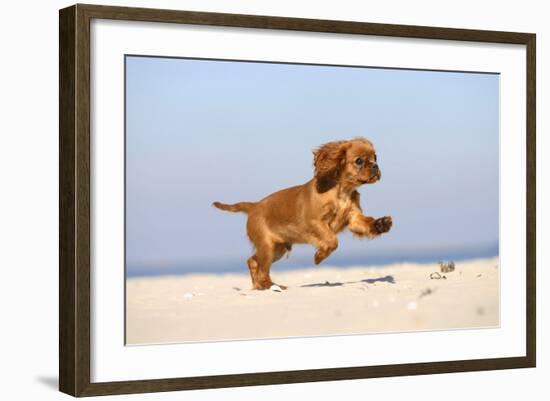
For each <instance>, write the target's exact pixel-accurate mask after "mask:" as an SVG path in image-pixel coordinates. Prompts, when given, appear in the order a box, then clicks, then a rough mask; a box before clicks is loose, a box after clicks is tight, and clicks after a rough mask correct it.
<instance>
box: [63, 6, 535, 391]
mask: <svg viewBox="0 0 550 401" xmlns="http://www.w3.org/2000/svg"><path fill="white" fill-rule="evenodd" d="M92 18H100V19H114V20H132V21H149V22H169V23H180V24H196V25H212V26H228V27H242V28H261V29H282V30H293V31H311V32H331V33H345V34H359V35H377V36H394V37H404V38H425V39H443V40H458V41H475V42H493V43H512V44H520V45H525V46H526V48H527V58H526V66H527V121H526V126H527V177H526V178H527V193H526V196H527V227H526V229H527V243H526V250H527V260H526V266H527V277H526V278H527V288H526V290H527V292H526V294H527V309H526V316H527V319H526V321H527V324H526V327H525V330H526V339H527V342H526V350H527V354H526V356H523V357H512V358H494V359H476V360H463V361H442V362H430V363H409V364H399V365H381V366H365V367H349V368H329V369H314V370H298V371H284V372H260V373H250V374H231V375H221V376H202V377H187V378H186V377H182V378H170V379H156V380H136V381H122V382H101V383H91V382H90V102H89V100H90V20H91V19H92ZM535 41H536V36H535V34H532V33H515V32H496V31H482V30H468V29H452V28H435V27H422V26H406V25H388V24H373V23H364V22H351V21H330V20H314V19H302V18H283V17H267V16H256V15H238V14H220V13H205V12H194V11H172V10H157V9H143V8H127V7H111V6H96V5H83V4H77V5H74V6H71V7H68V8H64V9H62V10H60V12H59V96H60V100H59V136H60V139H59V154H60V161H59V228H60V234H59V389H60V391H62V392H64V393H67V394H70V395H73V396H93V395H106V394H123V393H144V392H155V391H173V390H189V389H205V388H220V387H236V386H252V385H264V384H281V383H298V382H315V381H325V380H349V379H364V378H371V377H389V376H404V375H421V374H433V373H448V372H466V371H481V370H494V369H511V368H526V367H535V363H536V309H535V308H536V305H535V300H536V294H535V291H536V285H535V284H536V266H535V251H536V237H535V235H536V234H535V231H536V201H535V195H536V187H535V185H536V184H535V177H536V175H535V174H536V171H535V169H536V165H535V159H536V153H535V152H536V150H535V144H536V139H535V118H536V110H535V72H536V70H535V64H536V63H535V46H536V45H535V43H536V42H535Z"/></svg>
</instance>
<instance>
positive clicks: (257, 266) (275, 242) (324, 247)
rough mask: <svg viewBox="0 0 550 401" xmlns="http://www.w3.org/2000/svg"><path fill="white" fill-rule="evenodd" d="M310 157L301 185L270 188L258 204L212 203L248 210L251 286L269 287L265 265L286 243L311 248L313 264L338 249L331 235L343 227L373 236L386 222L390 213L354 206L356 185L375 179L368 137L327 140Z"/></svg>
mask: <svg viewBox="0 0 550 401" xmlns="http://www.w3.org/2000/svg"><path fill="white" fill-rule="evenodd" d="M313 155H314V158H313V165H314V170H315V173H314V177H313V179H311V180H310V181H308V182H306V183H305V184H302V185H298V186H295V187H291V188H286V189H283V190H281V191H278V192H275V193H273V194H271V195H269V196H267V197H266V198H264V199H262V200H261V201H259V202H239V203H235V204H234V205H227V204H223V203H220V202H214V204H213V205H214V206H215V207H217V208H218V209H221V210H226V211H229V212H244V213H247V214H248V222H247V225H246V230H247V233H248V237H249V238H250V241H252V243H253V244H254V247H255V254H254V255H252V256H251V257H250V258H249V259H248V268H249V269H250V277H251V278H252V286H253V288H255V289H258V290H263V289H268V288H270V287H271V286H272V285H273V282H272V281H271V277H270V275H269V270H270V267H271V264H272V263H273V262H275V261H277V260H279V259H280V258H281V257H282V256H283V255H284V254H285V253H287V252H289V251H290V250H291V248H292V244H311V245H313V246H314V247H316V248H317V252H316V253H315V264H319V263H321V262H322V261H323V260H324V259H326V258H327V257H328V256H329V255H330V254H331V253H332V252H333V251H334V250H335V249H336V248H337V247H338V239H337V237H336V235H337V234H338V233H339V232H341V231H342V230H344V229H345V228H348V229H349V230H350V231H351V232H352V233H353V234H355V235H357V236H359V237H367V238H375V237H377V236H379V235H380V234H383V233H386V232H388V231H389V230H390V228H391V226H392V218H391V217H389V216H386V217H382V218H379V219H375V218H374V217H369V216H365V215H363V213H362V211H361V206H360V204H359V192H357V188H358V187H359V186H361V185H363V184H372V183H375V182H376V181H378V180H380V177H381V173H380V169H379V168H378V164H377V162H376V152H375V150H374V147H373V145H372V143H371V142H370V141H368V140H367V139H364V138H356V139H352V140H349V141H335V142H329V143H326V144H324V145H322V146H320V147H319V148H317V149H316V150H315V151H314V152H313ZM280 287H281V288H286V287H284V286H282V285H280Z"/></svg>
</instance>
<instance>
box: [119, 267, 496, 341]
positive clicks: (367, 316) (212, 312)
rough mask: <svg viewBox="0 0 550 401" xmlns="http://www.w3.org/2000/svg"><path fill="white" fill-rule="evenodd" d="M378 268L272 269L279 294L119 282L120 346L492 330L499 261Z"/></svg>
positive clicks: (179, 280)
mask: <svg viewBox="0 0 550 401" xmlns="http://www.w3.org/2000/svg"><path fill="white" fill-rule="evenodd" d="M439 271H440V269H439V266H438V265H436V264H425V265H421V264H396V265H391V266H385V267H382V268H373V267H354V268H329V267H321V268H319V267H312V268H308V269H301V270H294V271H289V272H277V268H276V266H275V268H274V269H272V277H273V280H274V281H275V282H277V283H281V284H286V285H288V286H289V288H288V290H285V291H282V292H274V291H254V290H251V289H250V278H249V276H248V274H244V272H243V274H223V275H217V274H200V275H197V274H194V275H183V276H164V277H153V278H149V277H147V278H131V279H129V280H127V326H126V329H127V343H128V344H143V343H165V342H185V341H213V340H234V339H255V338H273V337H294V336H316V335H337V334H358V333H372V332H384V331H411V330H440V329H452V328H474V327H475V328H479V327H494V326H498V325H499V269H498V258H493V259H482V260H472V261H467V262H457V263H456V270H455V271H454V272H452V273H440V274H441V275H444V276H446V279H443V278H442V279H430V274H431V273H433V272H439Z"/></svg>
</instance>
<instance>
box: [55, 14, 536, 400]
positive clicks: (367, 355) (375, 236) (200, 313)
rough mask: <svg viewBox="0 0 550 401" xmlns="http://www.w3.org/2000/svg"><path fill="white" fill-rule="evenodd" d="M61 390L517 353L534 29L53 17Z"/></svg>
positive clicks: (365, 373)
mask: <svg viewBox="0 0 550 401" xmlns="http://www.w3.org/2000/svg"><path fill="white" fill-rule="evenodd" d="M59 26H60V304H59V308H60V328H59V330H60V343H59V349H60V382H59V386H60V390H61V391H63V392H65V393H68V394H71V395H74V396H91V395H104V394H121V393H141V392H154V391H172V390H185V389H200V388H218V387H231V386H247V385H262V384H278V383H296V382H310V381H323V380H342V379H360V378H373V377H384V376H398V375H417V374H431V373H442V372H461V371H476V370H489V369H509V368H523V367H534V366H535V355H536V352H535V343H536V341H535V331H536V330H535V327H536V318H535V296H536V295H535V283H536V279H535V206H536V205H535V35H534V34H531V33H513V32H495V31H481V30H467V29H451V28H435V27H420V26H403V25H386V24H372V23H364V22H351V21H329V20H311V19H298V18H284V17H268V16H254V15H236V14H219V13H203V12H189V11H171V10H154V9H138V8H124V7H108V6H95V5H75V6H72V7H69V8H65V9H63V10H61V11H60V20H59Z"/></svg>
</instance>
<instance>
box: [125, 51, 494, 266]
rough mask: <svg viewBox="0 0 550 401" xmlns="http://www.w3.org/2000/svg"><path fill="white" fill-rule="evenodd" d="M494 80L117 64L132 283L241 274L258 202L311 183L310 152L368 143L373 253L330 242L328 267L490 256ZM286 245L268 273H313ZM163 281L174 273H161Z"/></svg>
mask: <svg viewBox="0 0 550 401" xmlns="http://www.w3.org/2000/svg"><path fill="white" fill-rule="evenodd" d="M498 108H499V76H498V75H495V74H477V73H476V74H474V73H457V72H434V71H414V70H394V69H374V68H353V67H335V66H311V65H292V64H275V63H253V62H235V61H209V60H189V59H173V58H153V57H136V56H129V57H127V59H126V163H127V164H126V260H127V269H128V270H127V271H128V273H129V274H142V273H143V274H154V273H162V272H167V271H169V270H170V269H175V268H176V267H177V268H178V269H179V270H178V271H193V270H196V271H204V270H205V269H206V270H213V271H216V270H219V271H222V270H233V269H234V270H240V269H243V271H244V270H245V269H246V264H245V261H246V259H247V258H248V256H249V255H250V253H251V246H250V244H249V242H248V240H247V238H246V233H245V215H241V214H232V213H224V212H221V211H219V210H216V209H214V208H212V207H211V203H212V202H213V201H221V202H227V203H232V202H237V201H255V200H259V199H261V198H263V197H264V196H266V195H268V194H270V193H272V192H274V191H276V190H279V189H282V188H285V187H288V186H293V185H297V184H301V183H303V182H306V181H307V180H309V179H310V178H311V176H312V154H311V151H312V149H313V148H315V147H316V146H318V145H320V144H322V143H325V142H328V141H331V140H338V139H349V138H353V137H356V136H365V137H367V138H369V139H370V140H371V141H372V142H373V143H374V145H375V147H376V149H377V155H378V161H379V164H380V168H381V170H382V180H381V181H380V182H379V183H376V184H374V185H369V186H363V187H361V189H360V192H361V194H362V205H363V209H364V211H365V212H366V214H368V215H373V216H383V215H391V216H392V217H393V219H394V227H393V229H392V231H391V232H390V233H389V234H388V235H386V236H384V237H382V238H379V239H376V240H374V241H367V240H357V239H354V238H352V237H351V235H349V234H344V235H341V236H340V246H339V249H338V250H337V251H336V252H335V253H334V254H333V256H331V257H330V258H329V259H328V260H327V262H325V263H327V264H331V263H333V264H338V265H347V264H352V263H363V264H372V263H382V262H384V261H387V262H392V261H397V260H424V259H425V260H432V259H433V260H437V259H451V258H458V257H460V256H461V255H462V256H467V257H471V256H493V255H495V254H496V253H497V251H498V249H497V248H498V221H499V219H498V174H499V170H498V154H499V152H498V143H499V139H498V138H499V134H498V133H499V125H498V124H499V120H498V116H499V114H498V113H499V109H498ZM312 255H313V249H312V248H311V247H309V248H308V247H307V246H298V247H295V250H293V255H292V256H291V257H290V259H286V260H285V259H283V260H281V261H279V262H277V264H276V265H275V269H277V268H291V267H294V266H307V265H310V264H311V258H312ZM174 271H175V270H174Z"/></svg>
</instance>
